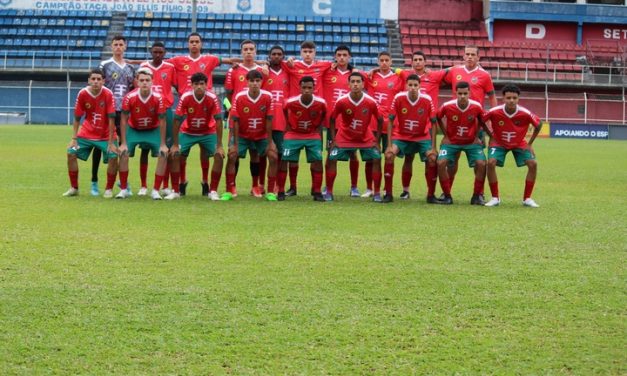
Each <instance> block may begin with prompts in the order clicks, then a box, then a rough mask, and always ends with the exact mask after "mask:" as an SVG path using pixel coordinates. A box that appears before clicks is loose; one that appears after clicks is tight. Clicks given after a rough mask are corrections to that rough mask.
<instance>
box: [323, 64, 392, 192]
mask: <svg viewBox="0 0 627 376" xmlns="http://www.w3.org/2000/svg"><path fill="white" fill-rule="evenodd" d="M364 81H365V79H364V76H363V75H362V74H361V73H359V72H352V73H351V74H350V75H349V84H350V90H351V91H350V93H349V94H347V95H345V96H343V97H341V98H339V99H338V100H337V102H336V103H335V107H334V108H333V112H332V114H331V134H333V135H334V137H333V141H332V142H331V145H330V147H329V158H328V160H327V171H326V181H327V193H326V195H325V200H326V201H333V184H334V182H335V177H336V176H337V161H338V160H340V161H347V160H349V159H350V157H351V155H353V154H355V153H356V152H357V151H359V153H360V154H361V159H362V160H364V161H369V160H373V161H374V163H373V165H372V179H373V181H374V186H373V190H374V196H373V201H374V202H381V193H380V188H381V151H380V150H379V139H380V136H381V127H382V125H383V118H382V117H381V116H380V115H379V109H378V107H377V102H376V101H375V100H374V99H373V98H372V97H370V96H369V95H368V94H366V93H364V91H363V89H364ZM340 118H341V120H340V121H337V120H339V119H340ZM372 118H375V119H377V122H378V127H377V130H378V131H377V132H375V134H373V133H372V131H371V130H370V122H371V121H372ZM336 124H337V125H338V128H337V133H336V128H335V127H336Z"/></svg>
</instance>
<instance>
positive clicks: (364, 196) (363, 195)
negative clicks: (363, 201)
mask: <svg viewBox="0 0 627 376" xmlns="http://www.w3.org/2000/svg"><path fill="white" fill-rule="evenodd" d="M373 194H374V192H372V190H371V189H366V192H364V193H363V194H362V195H361V197H362V198H368V197H372V195H373Z"/></svg>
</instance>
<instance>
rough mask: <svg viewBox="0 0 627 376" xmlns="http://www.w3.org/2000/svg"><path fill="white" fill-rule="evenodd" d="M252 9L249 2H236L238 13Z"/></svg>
mask: <svg viewBox="0 0 627 376" xmlns="http://www.w3.org/2000/svg"><path fill="white" fill-rule="evenodd" d="M250 8H252V4H251V1H250V0H237V10H239V11H240V12H248V11H249V10H250Z"/></svg>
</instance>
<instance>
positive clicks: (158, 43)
mask: <svg viewBox="0 0 627 376" xmlns="http://www.w3.org/2000/svg"><path fill="white" fill-rule="evenodd" d="M155 47H163V49H164V50H165V43H163V42H154V43H153V44H152V47H150V49H153V48H155Z"/></svg>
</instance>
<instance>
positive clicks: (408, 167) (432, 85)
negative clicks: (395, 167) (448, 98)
mask: <svg viewBox="0 0 627 376" xmlns="http://www.w3.org/2000/svg"><path fill="white" fill-rule="evenodd" d="M447 72H448V69H442V70H432V69H429V68H428V67H427V55H425V53H424V52H422V51H415V52H414V53H413V54H412V69H410V70H405V71H402V72H401V77H402V78H403V80H402V81H403V82H407V77H409V76H410V75H412V74H415V75H417V76H418V78H419V79H420V91H421V92H422V93H425V94H427V95H428V96H429V97H431V101H432V102H433V107H434V108H438V101H439V96H440V87H441V86H442V85H443V84H444V82H445V78H446V75H447ZM412 165H413V156H412V157H410V158H409V159H408V158H405V161H404V162H403V172H402V177H401V180H402V184H403V192H402V193H401V195H400V198H401V199H408V198H409V196H410V195H409V185H410V183H411V178H412V176H413V169H412Z"/></svg>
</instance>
